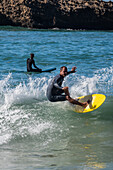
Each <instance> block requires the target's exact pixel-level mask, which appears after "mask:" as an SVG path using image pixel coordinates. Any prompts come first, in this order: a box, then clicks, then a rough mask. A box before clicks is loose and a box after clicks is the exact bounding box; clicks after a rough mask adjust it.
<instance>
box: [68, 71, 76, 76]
mask: <svg viewBox="0 0 113 170" xmlns="http://www.w3.org/2000/svg"><path fill="white" fill-rule="evenodd" d="M71 73H75V72H74V71H68V72H67V75H68V74H71Z"/></svg>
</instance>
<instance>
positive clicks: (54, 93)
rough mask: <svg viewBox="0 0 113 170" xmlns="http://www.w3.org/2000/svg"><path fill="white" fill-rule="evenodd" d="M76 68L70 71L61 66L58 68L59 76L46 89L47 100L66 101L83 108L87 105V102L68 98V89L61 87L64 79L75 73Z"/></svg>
mask: <svg viewBox="0 0 113 170" xmlns="http://www.w3.org/2000/svg"><path fill="white" fill-rule="evenodd" d="M75 70H76V67H73V68H72V69H71V71H69V72H68V71H67V67H65V66H62V67H61V68H60V74H58V75H57V76H56V77H54V78H53V80H52V81H51V82H50V84H49V86H48V88H47V98H48V100H49V101H51V102H57V101H66V100H68V101H69V102H70V103H72V104H76V105H80V106H83V107H84V108H85V107H86V106H87V105H88V102H84V103H81V102H79V101H77V100H75V99H72V98H71V97H70V94H69V91H68V87H62V86H61V85H62V83H63V80H64V77H66V76H67V75H68V74H70V73H75V72H76V71H75ZM63 93H65V94H63Z"/></svg>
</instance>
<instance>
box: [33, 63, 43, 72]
mask: <svg viewBox="0 0 113 170" xmlns="http://www.w3.org/2000/svg"><path fill="white" fill-rule="evenodd" d="M33 66H34V67H35V68H36V69H37V70H38V71H40V72H42V69H40V68H38V67H37V66H36V65H35V61H34V60H33Z"/></svg>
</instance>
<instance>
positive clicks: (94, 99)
mask: <svg viewBox="0 0 113 170" xmlns="http://www.w3.org/2000/svg"><path fill="white" fill-rule="evenodd" d="M105 99H106V96H105V95H103V94H92V95H88V96H82V97H78V98H77V100H78V101H79V102H82V103H83V102H87V101H88V100H90V103H89V104H88V106H87V107H86V108H84V107H82V106H79V105H74V111H75V112H77V113H86V112H91V111H94V110H95V109H97V108H98V107H100V106H101V105H102V103H103V102H104V101H105Z"/></svg>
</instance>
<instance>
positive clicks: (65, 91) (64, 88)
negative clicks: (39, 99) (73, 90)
mask: <svg viewBox="0 0 113 170" xmlns="http://www.w3.org/2000/svg"><path fill="white" fill-rule="evenodd" d="M62 90H64V93H65V94H66V95H67V96H70V94H69V91H68V87H67V86H66V87H63V88H62Z"/></svg>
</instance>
